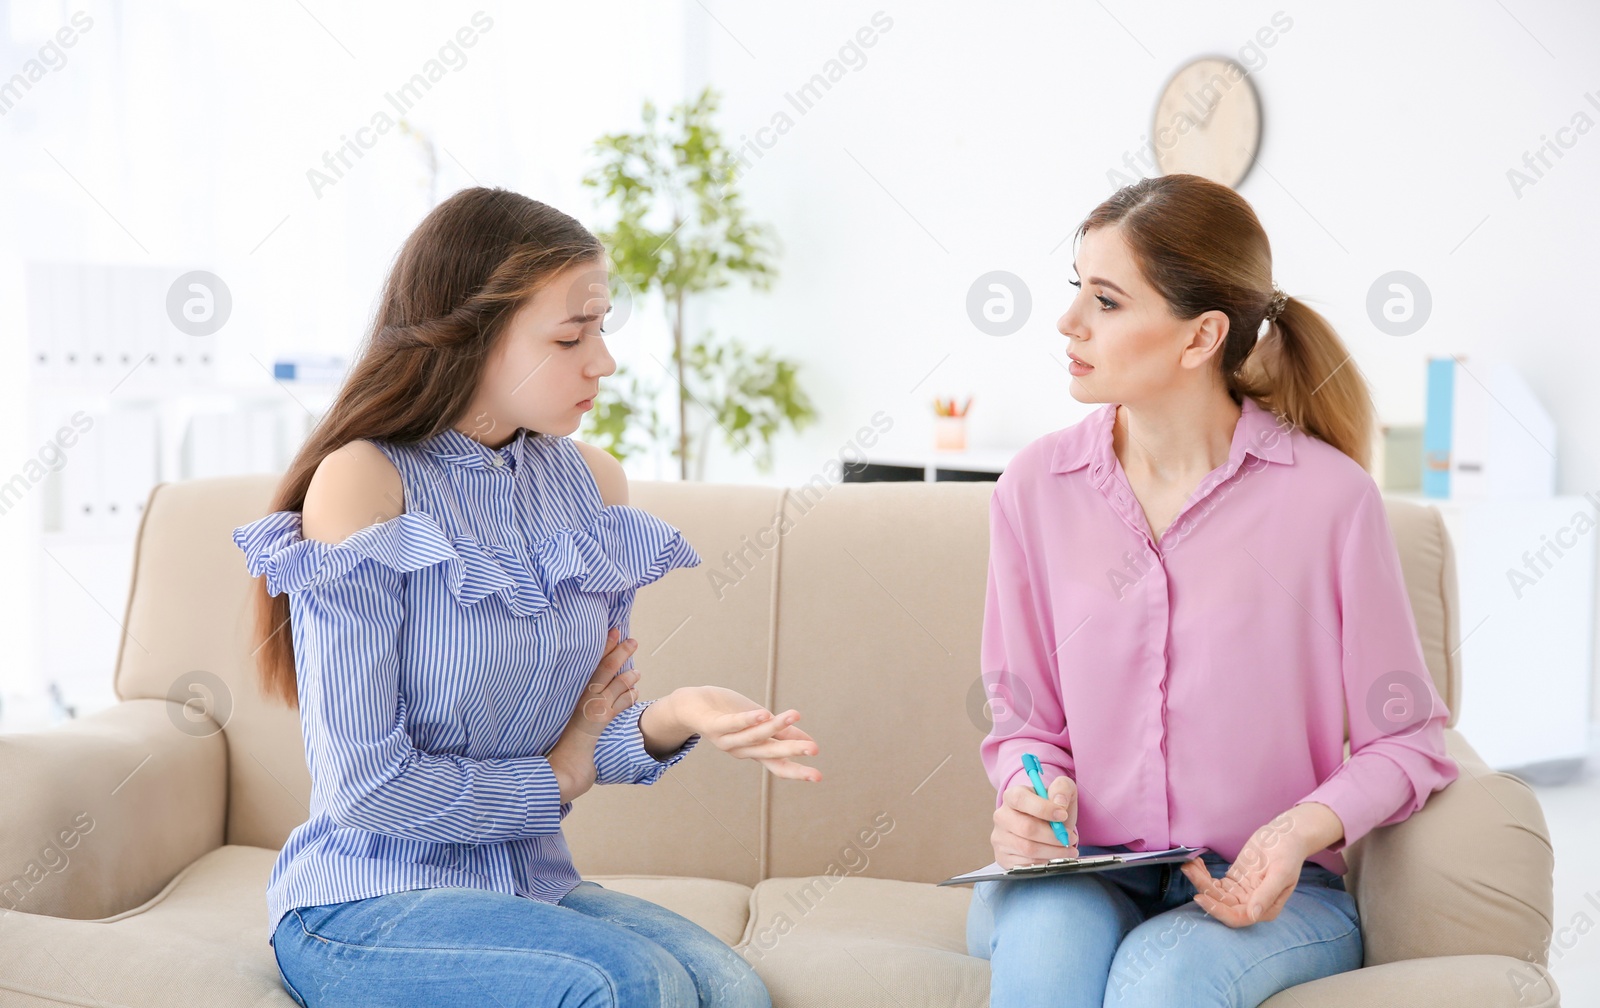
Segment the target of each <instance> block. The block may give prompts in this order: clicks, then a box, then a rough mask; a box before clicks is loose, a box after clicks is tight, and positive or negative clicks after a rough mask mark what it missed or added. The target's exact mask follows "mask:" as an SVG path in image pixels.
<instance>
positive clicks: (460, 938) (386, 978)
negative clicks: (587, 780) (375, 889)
mask: <svg viewBox="0 0 1600 1008" xmlns="http://www.w3.org/2000/svg"><path fill="white" fill-rule="evenodd" d="M273 949H274V951H275V952H276V953H277V959H278V970H279V972H280V973H281V974H282V977H283V982H284V986H285V987H286V988H287V989H288V992H289V994H290V996H292V997H293V998H294V1000H295V1003H296V1004H299V1005H301V1006H302V1008H323V1006H324V1005H341V1006H343V1005H350V1006H355V1005H372V1006H378V1005H383V1006H386V1008H387V1006H394V1008H399V1006H410V1005H417V1006H423V1005H428V1006H433V1005H450V1006H452V1008H455V1006H466V1005H483V1006H499V1008H511V1006H530V1005H538V1006H541V1008H544V1006H549V1008H647V1006H648V1008H653V1006H656V1005H662V1006H671V1008H679V1006H683V1008H694V1006H696V1005H699V1006H701V1008H712V1006H716V1008H771V1005H772V1000H771V998H770V997H768V995H767V989H766V986H765V985H764V984H763V983H762V982H761V978H760V977H759V976H757V975H756V972H755V970H754V969H752V968H751V966H750V964H749V963H747V962H745V960H744V959H743V958H742V957H741V956H740V955H739V954H738V953H737V952H735V951H734V950H733V949H731V948H729V947H728V946H727V944H726V943H724V942H723V941H722V940H721V939H720V938H718V937H717V936H715V935H713V934H712V933H711V932H709V931H707V930H705V929H704V928H702V927H701V926H700V925H698V924H696V923H694V922H693V921H691V920H689V919H688V918H686V917H683V916H681V915H679V914H676V913H673V912H672V911H671V910H668V909H666V908H665V907H661V906H657V905H656V904H654V903H651V902H649V901H648V900H643V899H640V898H638V897H636V896H629V895H627V894H626V893H620V892H616V891H613V890H611V889H607V888H605V887H604V886H602V885H600V884H599V883H598V882H590V881H587V880H585V881H583V882H580V883H578V886H577V888H576V889H573V890H572V892H570V893H568V894H567V896H566V898H564V899H563V900H562V901H561V902H560V903H546V902H544V901H542V900H535V899H529V898H527V897H524V896H511V895H507V894H505V893H499V892H492V891H489V890H481V889H469V888H459V887H446V888H434V889H413V890H409V891H406V892H397V893H390V894H388V895H384V896H372V897H368V898H366V899H358V900H351V901H350V902H347V903H330V904H326V905H324V906H312V907H301V908H300V909H298V910H291V911H289V912H288V913H287V914H285V915H284V916H283V919H282V920H281V921H279V923H278V928H277V931H276V933H275V934H274V935H273Z"/></svg>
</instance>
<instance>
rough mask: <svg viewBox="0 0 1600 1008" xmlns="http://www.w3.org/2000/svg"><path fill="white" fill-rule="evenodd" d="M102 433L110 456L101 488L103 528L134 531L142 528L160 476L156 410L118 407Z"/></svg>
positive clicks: (107, 453)
mask: <svg viewBox="0 0 1600 1008" xmlns="http://www.w3.org/2000/svg"><path fill="white" fill-rule="evenodd" d="M99 433H100V434H101V435H102V437H101V442H102V444H103V446H104V449H105V457H106V464H105V467H104V473H105V477H106V478H105V481H104V485H103V487H102V491H101V506H102V507H103V508H104V521H103V523H102V524H103V527H104V528H105V529H106V530H107V531H115V532H133V531H135V530H136V529H137V528H138V527H139V518H140V516H141V515H142V514H143V511H144V502H145V498H146V497H148V496H149V494H150V488H151V487H152V486H154V485H155V484H156V482H157V480H158V477H159V471H160V470H159V458H158V455H159V451H160V442H159V440H158V438H157V433H158V421H157V416H156V411H155V410H153V409H127V410H117V411H115V412H113V413H111V414H109V415H108V417H107V418H106V421H105V423H104V425H103V426H102V427H101V428H100V431H99Z"/></svg>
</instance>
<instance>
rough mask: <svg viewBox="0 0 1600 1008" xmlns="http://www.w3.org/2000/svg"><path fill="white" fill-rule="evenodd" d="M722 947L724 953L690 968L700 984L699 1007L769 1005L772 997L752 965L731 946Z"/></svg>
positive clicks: (760, 1007)
mask: <svg viewBox="0 0 1600 1008" xmlns="http://www.w3.org/2000/svg"><path fill="white" fill-rule="evenodd" d="M723 948H724V949H725V951H726V954H725V955H718V956H716V957H715V960H714V961H713V962H711V963H709V964H707V966H706V967H704V968H698V969H696V970H694V971H692V972H694V974H695V978H696V980H697V981H698V982H699V986H700V1001H699V1003H700V1005H701V1008H772V996H771V995H770V994H769V993H768V992H767V985H766V983H765V982H764V981H763V980H762V979H761V976H760V974H758V973H757V972H756V969H755V967H754V966H752V965H750V963H749V962H747V961H746V960H745V958H744V957H743V956H741V955H740V954H739V953H737V952H735V951H734V950H733V949H731V948H727V946H723ZM691 1003H693V1002H691Z"/></svg>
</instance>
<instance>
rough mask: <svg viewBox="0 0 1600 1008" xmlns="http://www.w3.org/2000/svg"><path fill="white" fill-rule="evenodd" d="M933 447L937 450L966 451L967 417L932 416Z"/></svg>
mask: <svg viewBox="0 0 1600 1008" xmlns="http://www.w3.org/2000/svg"><path fill="white" fill-rule="evenodd" d="M933 447H934V449H935V450H937V451H948V452H959V451H966V450H967V418H966V417H964V416H936V417H934V418H933Z"/></svg>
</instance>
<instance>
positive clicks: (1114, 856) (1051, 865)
mask: <svg viewBox="0 0 1600 1008" xmlns="http://www.w3.org/2000/svg"><path fill="white" fill-rule="evenodd" d="M1091 849H1092V848H1091ZM1209 849H1210V848H1207V847H1173V848H1171V849H1169V850H1162V851H1107V852H1105V853H1102V854H1084V855H1081V856H1079V857H1075V858H1051V859H1050V860H1049V861H1043V862H1040V863H1039V864H1031V865H1017V866H1016V867H1015V868H1001V867H1000V863H999V862H998V861H992V862H990V863H989V864H987V865H985V866H984V867H982V868H979V869H978V870H977V871H970V872H967V873H966V874H965V875H957V876H955V877H953V878H947V879H945V880H944V881H943V882H939V883H937V884H938V885H942V886H944V885H965V884H967V883H970V882H986V881H988V880H990V879H1030V878H1043V877H1045V876H1047V875H1067V874H1075V873H1080V872H1082V873H1087V872H1097V871H1113V870H1115V869H1117V868H1132V867H1134V866H1135V865H1142V864H1143V865H1151V864H1176V863H1180V862H1183V861H1188V860H1190V859H1191V858H1196V857H1199V856H1200V855H1201V854H1202V853H1204V852H1205V851H1207V850H1209Z"/></svg>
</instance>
